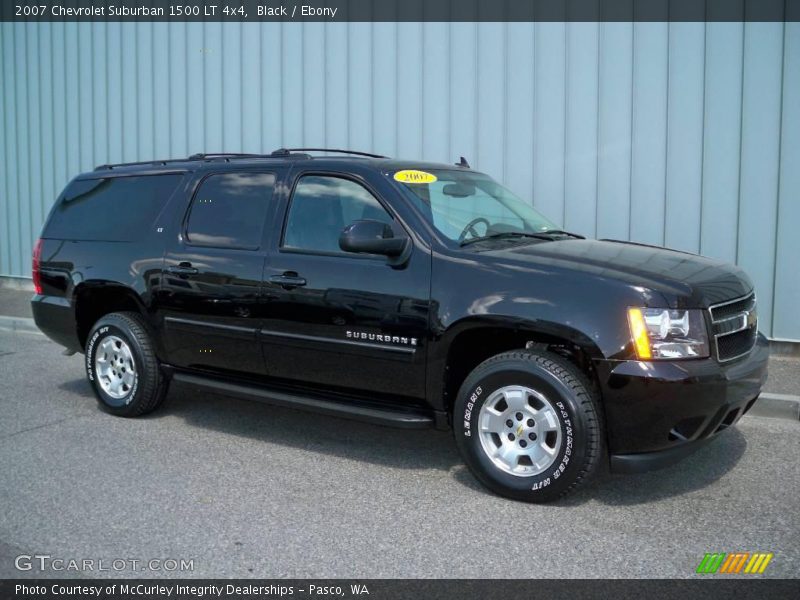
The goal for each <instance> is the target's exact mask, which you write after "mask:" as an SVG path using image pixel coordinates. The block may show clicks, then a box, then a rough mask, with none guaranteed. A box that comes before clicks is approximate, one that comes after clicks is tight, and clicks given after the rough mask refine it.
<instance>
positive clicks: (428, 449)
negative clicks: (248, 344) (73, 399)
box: [89, 382, 461, 471]
mask: <svg viewBox="0 0 800 600" xmlns="http://www.w3.org/2000/svg"><path fill="white" fill-rule="evenodd" d="M89 393H91V392H89ZM168 416H178V417H180V418H182V419H184V421H186V423H187V424H188V425H191V426H193V427H200V428H205V429H212V430H215V431H219V432H223V433H226V434H230V435H236V436H242V437H248V438H250V439H253V440H256V441H259V442H269V443H273V444H280V445H283V446H287V447H296V448H299V449H303V450H305V451H311V452H318V453H321V454H329V455H333V456H338V457H341V458H348V459H351V460H356V461H362V462H365V463H374V464H378V465H381V466H388V467H392V468H403V469H440V470H444V471H448V470H450V469H451V468H452V467H453V466H454V465H458V464H460V462H461V459H460V457H459V456H458V451H457V450H456V447H455V444H454V443H453V439H452V436H451V435H450V434H449V433H448V432H441V431H435V430H431V429H419V430H415V429H396V428H393V427H383V426H379V425H373V424H370V423H361V422H359V421H353V420H350V419H342V418H338V417H333V416H328V415H319V414H314V413H311V412H306V411H301V410H295V409H290V408H285V407H281V406H273V405H269V404H265V403H262V402H257V401H252V400H242V399H239V398H235V397H231V396H224V395H221V394H217V393H213V392H209V391H208V390H206V389H202V388H198V387H196V386H192V385H190V384H185V383H180V382H175V383H173V384H172V385H171V387H170V391H169V394H168V396H167V399H166V402H165V404H164V406H163V407H162V408H161V409H159V410H158V411H156V412H155V413H153V414H152V415H149V416H148V417H146V418H151V419H159V418H165V417H168Z"/></svg>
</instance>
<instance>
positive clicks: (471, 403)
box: [463, 385, 483, 437]
mask: <svg viewBox="0 0 800 600" xmlns="http://www.w3.org/2000/svg"><path fill="white" fill-rule="evenodd" d="M481 394H483V388H482V387H481V386H480V385H478V386H476V387H475V389H474V390H472V393H471V394H470V396H469V400H467V403H466V405H465V407H464V427H463V431H464V436H465V437H472V429H473V427H472V413H473V412H475V411H474V408H475V404H476V403H477V402H478V400H479V399H480V397H481Z"/></svg>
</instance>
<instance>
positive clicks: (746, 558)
mask: <svg viewBox="0 0 800 600" xmlns="http://www.w3.org/2000/svg"><path fill="white" fill-rule="evenodd" d="M771 560H772V552H732V553H730V554H726V553H725V552H717V553H714V554H706V555H705V556H704V557H703V560H701V561H700V564H699V565H697V572H698V573H704V574H705V573H735V574H738V573H750V574H756V573H763V572H764V571H765V570H766V569H767V565H768V564H769V561H771Z"/></svg>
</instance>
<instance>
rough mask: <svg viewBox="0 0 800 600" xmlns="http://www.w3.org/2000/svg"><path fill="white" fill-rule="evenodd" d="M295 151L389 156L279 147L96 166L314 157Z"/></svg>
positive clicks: (107, 167) (111, 166)
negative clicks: (268, 151)
mask: <svg viewBox="0 0 800 600" xmlns="http://www.w3.org/2000/svg"><path fill="white" fill-rule="evenodd" d="M293 152H297V153H301V152H336V153H338V154H352V155H354V156H366V157H368V158H389V157H388V156H383V155H381V154H372V153H371V152H358V151H356V150H341V149H339V148H278V149H277V150H274V151H273V152H271V153H269V154H254V153H241V152H198V153H197V154H192V155H191V156H190V157H188V158H170V159H167V160H144V161H141V162H128V163H115V164H106V165H99V166H97V167H95V169H94V170H95V171H104V170H106V171H110V170H111V169H116V168H119V167H133V166H142V165H152V166H161V165H164V166H165V165H168V164H170V163H180V162H186V161H195V160H215V159H221V160H225V161H230V160H232V159H238V158H284V157H289V156H292V157H293V158H312V157H311V155H309V154H292V153H293Z"/></svg>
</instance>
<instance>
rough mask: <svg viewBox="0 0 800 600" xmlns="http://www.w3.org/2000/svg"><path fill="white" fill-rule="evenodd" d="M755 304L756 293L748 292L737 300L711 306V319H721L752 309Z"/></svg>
mask: <svg viewBox="0 0 800 600" xmlns="http://www.w3.org/2000/svg"><path fill="white" fill-rule="evenodd" d="M755 306H756V295H755V294H750V295H749V296H745V297H744V298H741V299H739V300H734V301H733V302H726V303H724V304H717V305H716V306H712V307H711V320H712V321H722V320H723V319H727V318H728V317H733V316H735V315H737V314H740V313H743V312H747V311H749V310H753V309H754V308H755Z"/></svg>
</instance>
